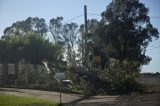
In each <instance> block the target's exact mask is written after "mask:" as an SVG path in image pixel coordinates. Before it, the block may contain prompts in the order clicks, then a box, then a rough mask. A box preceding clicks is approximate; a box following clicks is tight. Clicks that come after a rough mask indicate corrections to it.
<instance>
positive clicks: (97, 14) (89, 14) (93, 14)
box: [87, 13, 101, 16]
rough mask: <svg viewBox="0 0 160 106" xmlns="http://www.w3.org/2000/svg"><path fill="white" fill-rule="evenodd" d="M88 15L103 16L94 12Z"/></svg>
mask: <svg viewBox="0 0 160 106" xmlns="http://www.w3.org/2000/svg"><path fill="white" fill-rule="evenodd" d="M87 14H88V15H95V16H101V15H99V14H93V13H87Z"/></svg>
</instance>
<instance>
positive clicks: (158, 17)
mask: <svg viewBox="0 0 160 106" xmlns="http://www.w3.org/2000/svg"><path fill="white" fill-rule="evenodd" d="M88 15H95V16H101V15H100V14H95V13H88ZM150 18H157V19H160V16H154V17H153V16H151V17H150Z"/></svg>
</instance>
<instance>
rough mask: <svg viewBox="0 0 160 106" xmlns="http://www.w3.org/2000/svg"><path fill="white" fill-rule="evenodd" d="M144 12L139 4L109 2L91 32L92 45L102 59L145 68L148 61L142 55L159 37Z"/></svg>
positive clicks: (136, 1) (124, 0)
mask: <svg viewBox="0 0 160 106" xmlns="http://www.w3.org/2000/svg"><path fill="white" fill-rule="evenodd" d="M148 11H149V9H148V8H146V7H145V5H144V4H142V3H140V2H139V0H113V1H112V2H111V3H110V4H109V5H108V6H107V9H106V11H104V12H103V13H102V20H101V21H100V22H99V24H98V27H97V29H96V30H95V32H94V43H95V45H97V47H99V48H100V49H101V51H103V53H105V55H106V57H109V58H116V59H119V60H122V61H123V60H125V59H127V60H130V61H138V62H140V63H141V64H140V66H141V65H144V64H148V63H149V61H150V60H151V58H150V57H148V56H146V55H145V52H146V48H147V46H148V44H149V42H151V41H152V39H153V38H158V37H159V36H158V30H157V29H156V28H155V27H153V26H152V24H151V23H150V18H149V16H148ZM140 66H139V67H140Z"/></svg>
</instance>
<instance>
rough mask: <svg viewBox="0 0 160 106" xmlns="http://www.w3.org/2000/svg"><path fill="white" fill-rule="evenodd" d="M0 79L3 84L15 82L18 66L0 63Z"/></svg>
mask: <svg viewBox="0 0 160 106" xmlns="http://www.w3.org/2000/svg"><path fill="white" fill-rule="evenodd" d="M0 78H1V80H3V81H5V82H9V83H12V82H15V80H16V79H17V78H18V65H17V64H14V63H8V64H6V63H1V64H0Z"/></svg>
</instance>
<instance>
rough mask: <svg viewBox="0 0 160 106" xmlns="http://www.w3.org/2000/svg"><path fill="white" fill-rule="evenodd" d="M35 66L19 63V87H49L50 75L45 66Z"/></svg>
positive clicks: (17, 82)
mask: <svg viewBox="0 0 160 106" xmlns="http://www.w3.org/2000/svg"><path fill="white" fill-rule="evenodd" d="M34 67H35V66H33V65H31V64H29V63H26V62H25V61H23V60H22V61H20V62H19V67H18V70H19V74H18V79H17V81H16V84H17V85H18V86H24V87H30V86H32V85H37V86H38V85H47V83H48V81H49V74H48V73H47V70H46V69H45V67H44V66H43V65H37V66H36V68H34Z"/></svg>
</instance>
